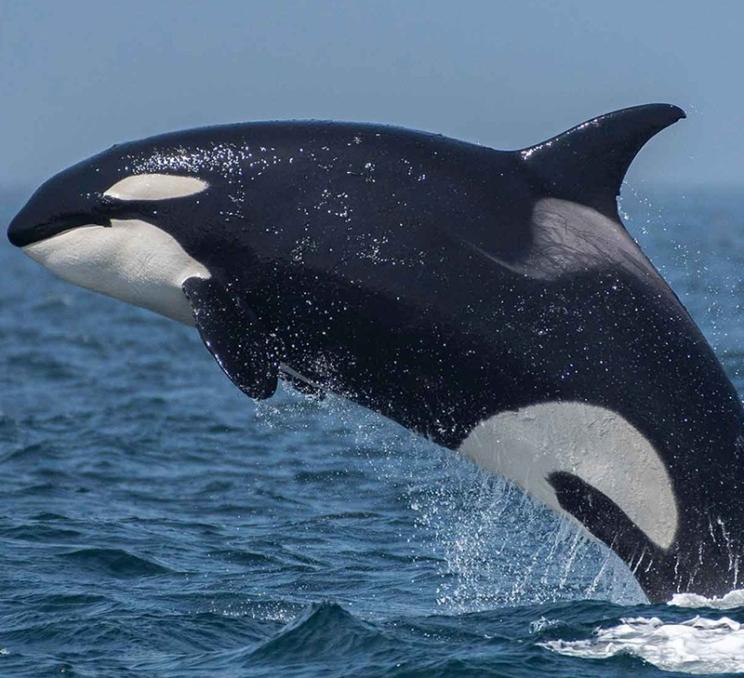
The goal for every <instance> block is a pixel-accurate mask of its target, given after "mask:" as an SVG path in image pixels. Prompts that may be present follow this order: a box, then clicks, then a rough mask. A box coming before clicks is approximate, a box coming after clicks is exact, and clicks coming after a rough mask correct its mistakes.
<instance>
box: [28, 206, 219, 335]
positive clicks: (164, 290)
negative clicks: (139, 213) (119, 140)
mask: <svg viewBox="0 0 744 678" xmlns="http://www.w3.org/2000/svg"><path fill="white" fill-rule="evenodd" d="M23 249H24V251H25V252H26V254H28V255H29V256H30V257H31V258H33V259H35V260H36V261H38V262H39V263H40V264H42V265H43V266H45V267H46V268H48V269H49V270H50V271H52V273H55V274H56V275H58V276H59V277H60V278H63V279H64V280H67V281H69V282H71V283H74V284H76V285H80V286H81V287H85V288H87V289H90V290H94V291H96V292H101V293H103V294H106V295H108V296H110V297H115V298H116V299H121V300H122V301H126V302H128V303H130V304H134V305H135V306H142V307H144V308H147V309H150V310H151V311H155V312H156V313H160V314H161V315H164V316H167V317H169V318H172V319H173V320H178V321H179V322H182V323H185V324H187V325H193V324H194V321H193V317H192V312H191V306H190V305H189V303H188V301H187V300H186V297H185V296H184V294H183V291H182V289H181V285H182V284H183V282H184V280H186V279H187V278H190V277H192V276H198V277H200V278H205V279H206V278H210V277H211V276H210V273H209V271H208V270H207V269H206V268H205V267H204V266H203V265H202V264H200V263H199V262H198V261H196V260H195V259H194V258H192V257H190V256H189V255H188V254H187V253H186V252H185V251H184V249H183V248H182V247H181V245H180V244H179V243H178V241H177V240H176V239H175V238H173V237H172V236H171V235H169V234H168V233H166V232H165V231H163V230H161V229H160V228H158V227H157V226H154V225H152V224H150V223H148V222H146V221H142V220H140V219H112V220H111V227H110V228H108V227H103V226H80V227H77V228H73V229H70V230H69V231H63V232H62V233H59V234H58V235H55V236H53V237H51V238H47V239H46V240H41V241H39V242H36V243H33V244H31V245H27V246H26V247H24V248H23Z"/></svg>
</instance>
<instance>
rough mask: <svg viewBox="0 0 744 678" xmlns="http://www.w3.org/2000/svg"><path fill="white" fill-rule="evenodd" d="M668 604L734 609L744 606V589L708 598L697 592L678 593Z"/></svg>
mask: <svg viewBox="0 0 744 678" xmlns="http://www.w3.org/2000/svg"><path fill="white" fill-rule="evenodd" d="M667 605H674V606H675V607H694V608H700V607H710V608H713V609H716V610H732V609H734V608H736V607H744V589H736V590H735V591H729V592H728V593H727V594H726V595H724V596H721V597H720V598H715V597H714V598H706V597H705V596H700V595H698V594H697V593H676V594H675V595H673V596H672V599H671V600H670V601H669V602H668V603H667Z"/></svg>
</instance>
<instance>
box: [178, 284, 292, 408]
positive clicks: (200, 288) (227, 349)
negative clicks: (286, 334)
mask: <svg viewBox="0 0 744 678" xmlns="http://www.w3.org/2000/svg"><path fill="white" fill-rule="evenodd" d="M183 292H184V294H185V295H186V298H187V299H188V300H189V302H190V303H191V307H192V309H193V312H194V321H195V323H196V327H197V329H198V330H199V335H200V336H201V338H202V340H203V341H204V344H205V345H206V347H207V349H208V350H209V352H210V353H211V354H212V356H213V357H214V359H215V360H216V361H217V364H218V365H219V366H220V367H221V368H222V371H223V372H224V373H225V374H226V375H227V376H228V377H229V378H230V381H232V382H233V384H235V385H236V386H237V387H238V388H239V389H240V390H241V391H243V393H245V394H246V395H248V396H250V397H251V398H255V399H257V400H263V399H264V398H269V397H271V396H272V395H274V392H275V391H276V387H277V380H278V374H279V362H278V360H276V357H275V356H274V354H273V351H272V349H271V341H270V338H269V336H268V334H267V332H266V330H265V329H264V327H263V326H262V324H261V321H260V320H259V319H258V318H257V317H256V314H255V313H253V311H251V310H250V309H249V308H247V307H245V306H244V305H242V304H241V303H240V302H239V300H236V299H235V298H234V297H232V296H231V295H230V293H229V291H228V290H227V289H226V288H225V287H224V286H223V285H221V284H220V283H219V282H217V281H215V280H214V279H213V278H209V279H203V278H198V277H193V278H188V279H187V280H186V281H185V282H184V283H183Z"/></svg>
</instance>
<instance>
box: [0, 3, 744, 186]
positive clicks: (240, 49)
mask: <svg viewBox="0 0 744 678" xmlns="http://www.w3.org/2000/svg"><path fill="white" fill-rule="evenodd" d="M742 27H744V2H737V1H731V2H725V1H723V0H720V1H713V2H707V3H700V2H687V1H676V2H672V1H665V0H654V1H650V0H644V1H638V0H623V2H615V1H613V2H610V1H608V0H592V1H589V0H586V1H581V2H579V1H576V0H560V1H552V2H551V1H542V0H514V1H513V2H507V1H497V0H486V1H483V2H478V1H475V0H473V1H465V0H460V1H459V2H452V1H451V0H445V1H439V0H431V1H429V2H419V1H417V0H393V1H388V0H378V1H376V2H366V1H362V0H357V1H353V0H347V1H346V2H331V1H324V0H315V1H313V2H303V1H300V0H295V1H293V2H288V1H285V0H270V1H269V0H266V1H263V2H257V1H256V2H249V1H245V0H221V1H220V0H212V1H211V2H189V1H188V0H178V1H176V0H173V1H171V0H146V1H142V0H126V2H103V1H101V0H98V1H96V2H87V1H86V2H83V1H79V0H65V1H64V2H51V1H49V0H44V1H39V0H24V1H23V2H21V1H20V0H18V1H16V0H0V189H6V190H10V189H23V190H30V189H32V188H34V187H35V186H36V185H38V184H39V183H41V182H42V181H43V180H45V179H46V178H48V177H49V176H50V175H52V174H53V173H55V172H57V171H59V170H60V169H63V168H65V167H67V166H69V165H71V164H73V163H74V162H77V161H78V160H81V159H83V158H85V157H87V156H89V155H92V154H94V153H97V152H98V151H101V150H103V149H105V148H107V147H109V146H110V145H111V144H113V143H116V142H122V141H127V140H131V139H137V138H141V137H144V136H149V135H153V134H157V133H160V132H165V131H169V130H174V129H181V128H187V127H194V126H201V125H209V124H216V123H222V122H236V121H249V120H266V119H297V118H322V119H337V120H359V121H373V122H383V123H391V124H396V125H403V126H407V127H413V128H417V129H425V130H429V131H433V132H439V133H443V134H446V135H448V136H453V137H457V138H461V139H465V140H468V141H473V142H476V143H481V144H485V145H487V146H491V147H494V148H500V149H509V148H522V147H525V146H529V145H532V144H535V143H537V142H539V141H541V140H543V139H545V138H548V137H550V136H552V135H554V134H556V133H558V132H561V131H563V130H564V129H567V128H569V127H571V126H573V125H575V124H577V123H579V122H581V121H582V120H585V119H587V118H591V117H593V116H595V115H598V114H601V113H605V112H608V111H611V110H614V109H617V108H622V107H625V106H632V105H636V104H641V103H649V102H655V101H661V102H669V103H674V104H677V105H679V106H682V107H683V108H684V109H685V110H686V111H687V113H688V116H689V117H688V119H687V120H684V121H681V122H680V123H678V124H677V125H674V126H673V127H672V128H670V129H669V130H667V131H665V132H663V133H662V134H660V135H659V137H657V138H656V139H654V140H653V141H652V142H650V144H649V145H648V147H647V148H646V149H645V150H644V151H643V152H642V153H641V155H640V156H639V158H638V159H637V160H636V162H635V163H634V165H633V167H632V169H631V172H630V174H629V177H628V178H629V182H630V183H634V184H635V185H643V184H649V185H665V186H666V185H672V186H679V187H680V189H683V188H687V187H691V186H694V185H699V184H706V185H707V184H715V185H721V184H725V185H727V186H732V185H733V186H735V185H741V184H742V181H743V180H744V168H743V167H742V162H743V161H744V92H743V87H744V78H742V74H741V68H742V64H744V58H743V57H744V40H743V39H742Z"/></svg>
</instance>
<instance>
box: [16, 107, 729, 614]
mask: <svg viewBox="0 0 744 678" xmlns="http://www.w3.org/2000/svg"><path fill="white" fill-rule="evenodd" d="M683 117H684V113H683V111H682V110H680V109H679V108H677V107H675V106H672V105H668V104H649V105H644V106H637V107H633V108H628V109H624V110H620V111H616V112H613V113H609V114H606V115H602V116H600V117H597V118H594V119H592V120H589V121H587V122H584V123H582V124H580V125H578V126H577V127H574V128H573V129H570V130H568V131H567V132H564V133H562V134H559V135H558V136H556V137H554V138H552V139H549V140H547V141H544V142H542V143H540V144H537V145H535V146H531V147H528V148H524V149H521V150H517V151H497V150H493V149H490V148H486V147H483V146H478V145H474V144H471V143H465V142H462V141H457V140H454V139H449V138H446V137H443V136H440V135H435V134H429V133H424V132H419V131H411V130H407V129H401V128H396V127H389V126H383V125H376V124H361V123H351V122H320V121H292V122H255V123H244V124H232V125H223V126H216V127H207V128H201V129H193V130H187V131H181V132H174V133H169V134H164V135H162V136H156V137H153V138H149V139H145V140H141V141H134V142H130V143H124V144H121V145H115V146H113V147H112V148H110V149H109V150H107V151H105V152H103V153H101V154H99V155H96V156H94V157H92V158H90V159H88V160H84V161H82V162H80V163H78V164H76V165H74V166H72V167H70V168H69V169H66V170H64V171H63V172H61V173H59V174H57V175H56V176H54V177H53V178H51V179H50V180H49V181H47V182H46V183H44V184H43V185H42V186H41V187H40V188H39V189H38V190H37V191H36V193H34V194H33V196H32V197H31V198H30V200H29V201H28V203H27V204H26V205H25V207H23V209H22V210H21V211H20V212H19V214H18V215H17V216H16V217H15V218H14V219H13V221H12V223H11V224H10V226H9V230H8V236H9V238H10V241H11V242H12V243H13V244H14V245H17V246H19V247H22V248H23V249H24V251H25V252H26V253H27V254H28V255H30V256H31V257H32V258H34V259H35V260H37V261H38V262H40V263H41V264H43V265H44V266H46V267H47V268H48V269H50V270H51V271H52V272H54V273H56V274H57V275H59V276H61V277H62V278H64V279H66V280H68V281H70V282H73V283H76V284H78V285H81V286H83V287H86V288H89V289H92V290H95V291H98V292H102V293H104V294H107V295H110V296H112V297H116V298H119V299H122V300H124V301H127V302H130V303H133V304H137V305H140V306H143V307H145V308H148V309H151V310H153V311H156V312H158V313H160V314H163V315H165V316H168V317H170V318H173V319H175V320H178V321H180V322H183V323H187V324H192V325H195V326H196V328H197V330H198V332H199V334H200V335H201V337H202V339H203V341H204V343H205V345H206V347H207V349H208V350H209V351H210V352H211V354H212V355H213V356H214V358H215V359H216V361H217V363H218V364H219V366H220V367H221V368H222V370H223V371H224V372H225V374H226V375H227V376H228V377H229V378H230V379H231V380H232V381H233V383H234V384H235V385H236V386H237V387H238V388H240V389H241V390H242V391H243V392H244V393H246V394H247V395H248V396H250V397H252V398H256V399H261V398H268V397H270V396H271V395H272V394H273V393H274V391H275V390H276V388H277V382H278V380H279V379H280V378H281V379H287V380H289V381H291V382H292V383H293V384H295V385H296V386H298V387H299V388H301V389H302V390H309V391H313V392H316V393H325V392H333V393H336V394H339V395H341V396H343V397H345V398H349V399H351V400H353V401H355V402H357V403H359V404H361V405H363V406H365V407H367V408H371V409H372V410H375V411H376V412H379V413H381V414H382V415H384V416H386V417H389V418H391V419H393V420H395V421H396V422H398V423H400V424H402V425H403V426H404V427H406V428H408V429H411V430H412V431H415V432H417V433H419V434H421V435H423V436H427V437H428V438H430V439H431V440H433V441H435V442H436V443H438V444H440V445H442V446H445V447H447V448H450V449H452V450H459V451H460V452H461V453H462V454H464V455H466V456H468V457H470V458H471V459H472V460H474V461H475V462H476V463H477V464H479V465H480V466H482V467H483V468H485V469H487V470H489V471H492V472H494V473H497V474H500V475H502V476H504V477H506V478H508V479H510V480H511V481H513V482H514V483H516V484H517V485H518V486H520V487H521V488H522V489H523V490H524V491H525V492H527V493H528V494H530V495H532V496H533V497H535V498H536V499H538V500H539V501H541V502H543V503H545V504H547V505H548V506H550V507H552V508H553V509H555V510H556V511H558V512H559V513H561V514H563V515H565V516H568V517H569V518H570V519H572V520H575V521H577V522H578V523H580V524H581V525H583V526H584V527H585V528H586V530H588V532H589V533H590V534H591V535H593V537H594V538H596V539H598V540H600V541H602V542H604V543H605V544H606V545H608V546H609V547H610V548H611V549H613V550H614V551H615V552H616V553H617V554H618V555H619V556H620V557H621V558H622V559H623V560H624V561H625V563H626V564H627V565H628V566H629V568H630V569H631V571H632V572H633V573H634V575H635V577H636V578H637V579H638V581H639V583H640V584H641V586H642V588H643V589H644V591H645V592H646V594H647V595H648V597H649V598H650V599H651V600H665V599H668V598H669V597H670V596H671V595H672V594H675V593H680V592H695V593H699V594H703V595H720V594H722V593H725V592H727V591H729V590H731V589H733V588H736V587H737V586H738V585H739V584H740V583H741V576H740V567H741V565H742V563H741V558H742V554H744V530H743V529H742V528H743V527H744V483H743V479H744V466H743V464H744V457H743V452H742V451H743V450H744V437H743V436H742V432H743V431H744V428H743V426H742V424H743V423H744V412H743V410H742V406H741V403H740V400H739V397H738V394H737V392H736V391H735V389H734V387H733V385H732V384H731V382H730V381H729V379H728V378H727V376H726V374H725V372H724V370H723V368H722V367H721V365H720V363H719V362H718V360H717V358H716V356H715V354H714V352H713V351H712V349H711V348H710V346H709V345H708V343H707V342H706V340H705V338H704V337H703V335H702V333H701V332H700V330H699V329H698V328H697V326H696V325H695V323H694V321H693V320H692V318H691V317H690V315H689V314H688V312H687V311H686V310H685V308H684V307H683V305H682V303H681V302H680V301H679V299H678V298H677V297H676V296H675V294H674V292H673V291H672V290H671V289H670V288H669V286H668V285H667V284H666V283H665V281H664V280H663V279H662V277H661V276H660V274H659V273H658V272H657V271H656V269H655V268H654V267H653V265H652V264H651V263H650V261H649V260H648V259H647V258H646V256H645V255H644V254H643V252H642V251H641V250H640V248H639V246H638V245H637V244H636V242H635V241H634V240H633V238H632V237H631V236H630V235H629V234H628V232H627V231H626V229H625V227H624V226H623V224H622V221H621V219H620V217H619V215H618V210H617V196H618V194H619V191H620V186H621V183H622V181H623V178H624V176H625V173H626V170H627V169H628V166H629V165H630V163H631V161H632V160H633V158H634V157H635V155H636V154H637V153H638V151H639V150H640V148H641V147H642V146H643V145H644V144H645V143H646V142H647V141H648V140H649V139H650V138H651V137H653V136H654V135H655V134H656V133H657V132H659V131H660V130H662V129H664V128H666V127H667V126H669V125H671V124H672V123H674V122H676V121H677V120H679V119H680V118H683Z"/></svg>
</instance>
